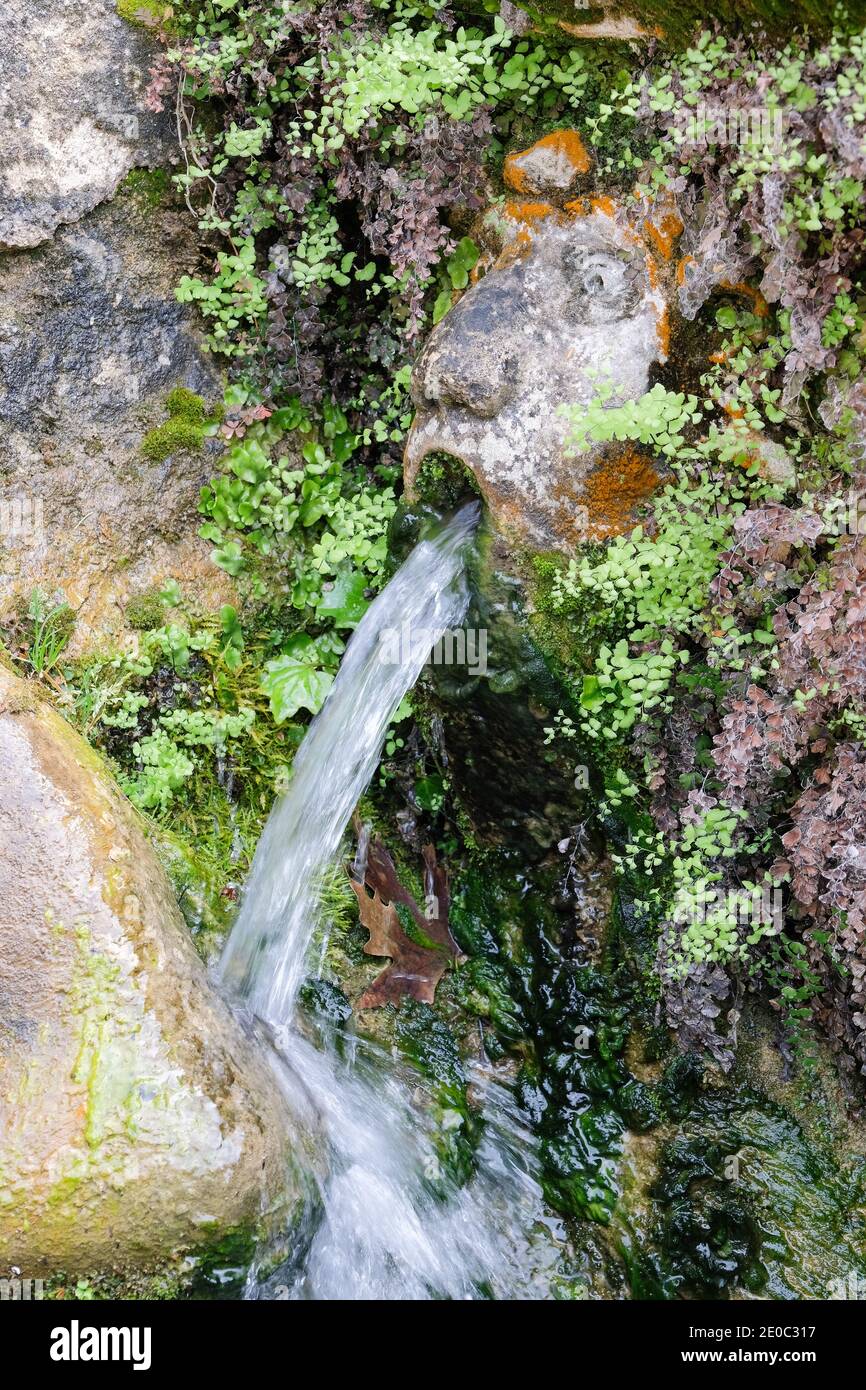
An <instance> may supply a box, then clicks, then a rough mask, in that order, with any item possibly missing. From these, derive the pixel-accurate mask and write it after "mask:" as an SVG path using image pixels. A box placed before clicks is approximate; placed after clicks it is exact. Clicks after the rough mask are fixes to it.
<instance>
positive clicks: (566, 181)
mask: <svg viewBox="0 0 866 1390" xmlns="http://www.w3.org/2000/svg"><path fill="white" fill-rule="evenodd" d="M591 165H592V160H591V159H590V157H589V153H588V151H587V148H586V146H585V145H584V143H583V140H582V139H581V137H580V135H579V134H578V132H577V131H576V130H554V131H551V133H550V134H549V135H545V136H543V138H542V139H541V140H536V142H535V144H534V145H530V146H529V148H528V149H526V150H518V151H514V152H512V153H511V154H509V155H508V156H507V157H506V160H505V168H504V170H503V174H502V176H503V178H504V180H505V184H506V186H507V187H508V188H511V189H513V190H514V192H515V193H522V194H527V193H546V192H548V191H549V190H551V189H556V190H558V191H559V192H561V193H566V192H567V191H568V189H569V188H571V185H572V184H573V183H574V180H575V179H576V178H577V177H578V175H579V174H588V173H589V170H590V167H591Z"/></svg>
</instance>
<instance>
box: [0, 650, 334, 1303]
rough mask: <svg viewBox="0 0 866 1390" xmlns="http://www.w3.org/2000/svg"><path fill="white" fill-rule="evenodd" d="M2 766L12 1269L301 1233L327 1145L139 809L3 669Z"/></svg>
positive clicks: (3, 1010)
mask: <svg viewBox="0 0 866 1390" xmlns="http://www.w3.org/2000/svg"><path fill="white" fill-rule="evenodd" d="M0 767H2V769H3V778H2V783H0V1266H3V1267H5V1266H9V1265H17V1266H18V1267H19V1268H20V1269H21V1270H22V1272H23V1274H24V1276H25V1277H38V1276H43V1275H50V1274H51V1273H56V1272H58V1271H65V1272H67V1273H69V1272H72V1273H75V1272H84V1271H111V1270H121V1271H123V1270H130V1269H132V1270H140V1269H146V1268H153V1267H155V1266H165V1265H166V1264H170V1263H171V1262H172V1261H177V1260H178V1259H179V1257H182V1256H184V1257H185V1256H191V1255H192V1256H194V1255H197V1254H204V1253H206V1252H207V1251H208V1249H209V1248H213V1246H214V1245H215V1244H219V1243H220V1242H222V1241H224V1239H225V1238H226V1236H227V1235H228V1234H232V1236H236V1235H238V1234H239V1233H246V1234H250V1233H251V1232H252V1231H253V1230H254V1229H255V1228H256V1226H257V1225H258V1224H260V1223H261V1222H262V1221H263V1219H264V1218H267V1224H269V1225H274V1224H275V1225H277V1226H282V1227H283V1228H285V1226H286V1225H289V1226H291V1225H292V1224H293V1223H294V1222H295V1221H298V1220H300V1219H301V1217H302V1216H303V1214H304V1212H305V1211H306V1209H307V1207H308V1204H310V1203H311V1202H312V1201H313V1200H314V1199H313V1195H312V1194H313V1192H314V1184H313V1183H312V1180H311V1179H310V1178H309V1176H308V1174H309V1173H310V1172H311V1171H312V1167H313V1159H312V1156H311V1152H310V1143H311V1141H310V1140H308V1139H306V1138H303V1137H301V1136H299V1134H298V1130H297V1126H296V1123H295V1122H294V1121H293V1118H292V1114H291V1113H290V1111H289V1106H288V1104H287V1102H286V1100H285V1099H284V1092H283V1088H282V1087H281V1086H280V1084H279V1082H278V1080H277V1077H276V1076H275V1074H274V1073H273V1072H272V1070H271V1066H270V1064H269V1062H268V1060H267V1059H266V1058H265V1057H264V1055H263V1054H261V1053H260V1052H259V1048H258V1046H257V1044H255V1043H254V1041H253V1040H251V1039H250V1038H248V1037H247V1036H246V1034H245V1033H244V1032H243V1031H242V1030H241V1028H240V1026H239V1025H238V1023H237V1022H236V1021H235V1019H234V1017H233V1015H232V1014H231V1012H230V1010H229V1009H228V1007H227V1006H226V1005H225V1004H224V1002H223V1001H222V999H221V998H220V997H219V996H218V995H217V994H215V993H214V992H213V991H212V989H211V987H210V986H209V983H208V980H207V977H206V974H205V971H204V967H203V966H202V965H201V963H200V961H199V960H198V957H197V956H196V953H195V951H194V949H193V947H192V944H191V941H190V939H189V937H188V935H187V933H186V930H185V928H184V926H183V923H182V921H181V918H180V915H179V913H178V910H177V907H176V904H175V902H174V899H173V896H172V893H171V889H170V887H169V884H168V881H167V879H166V878H165V876H164V874H163V872H162V870H161V868H160V866H159V864H158V862H157V860H156V858H155V856H154V854H153V852H152V850H151V848H150V846H149V845H148V843H147V840H146V839H145V837H144V835H143V833H142V830H141V828H140V825H139V821H138V818H137V816H136V813H135V812H134V811H133V810H132V808H131V807H130V806H129V804H128V803H127V802H126V801H125V800H124V799H123V797H122V796H121V795H120V793H119V792H118V791H117V789H116V787H115V786H114V785H113V784H112V781H111V779H110V777H109V776H108V775H107V774H106V771H105V769H104V768H103V766H102V764H101V762H100V760H99V759H98V757H97V756H96V755H95V754H94V753H93V751H92V750H91V749H90V748H89V747H88V746H87V745H86V744H85V743H84V742H83V740H82V739H81V738H79V736H78V735H77V734H76V733H75V732H74V731H73V730H72V729H71V728H70V727H69V726H68V725H67V724H66V723H65V722H64V720H63V719H62V718H61V717H60V716H59V715H58V714H57V713H56V712H55V711H54V710H53V709H52V708H50V707H49V706H48V705H47V704H45V703H43V702H41V701H39V700H37V699H36V698H34V695H33V691H32V687H31V686H29V685H28V684H26V683H25V682H23V681H21V680H19V679H18V678H17V677H15V676H13V675H12V674H10V673H9V671H8V670H7V669H6V668H5V667H4V666H2V665H0Z"/></svg>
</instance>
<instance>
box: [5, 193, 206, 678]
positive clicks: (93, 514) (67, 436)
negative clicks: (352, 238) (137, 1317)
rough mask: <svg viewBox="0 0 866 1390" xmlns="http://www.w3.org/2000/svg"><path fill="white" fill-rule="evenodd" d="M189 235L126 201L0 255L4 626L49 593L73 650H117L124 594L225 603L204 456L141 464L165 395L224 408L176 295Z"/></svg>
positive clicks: (174, 221)
mask: <svg viewBox="0 0 866 1390" xmlns="http://www.w3.org/2000/svg"><path fill="white" fill-rule="evenodd" d="M190 221H191V219H190ZM190 221H188V220H187V219H186V218H183V217H181V216H179V215H178V214H176V213H173V212H170V211H168V210H166V209H165V208H162V207H160V206H159V205H158V204H156V203H155V200H154V199H152V198H148V197H144V196H142V195H140V194H138V193H132V192H129V193H124V194H123V195H122V196H121V195H118V196H117V197H116V198H115V200H114V201H113V202H112V203H110V204H107V205H106V206H105V207H102V208H100V209H98V210H97V211H96V212H95V213H92V214H91V215H90V216H89V217H88V218H87V219H86V220H85V221H83V222H78V223H76V224H75V225H74V226H72V227H66V228H63V229H61V230H60V231H58V232H57V233H56V235H55V238H54V240H53V241H52V242H51V243H49V244H48V245H47V246H44V247H40V248H39V249H38V250H36V251H32V252H26V253H19V254H17V255H8V256H0V419H2V422H3V432H4V450H3V457H2V458H0V504H2V509H3V514H5V515H6V516H7V518H9V517H11V518H13V520H14V521H16V522H17V523H18V524H17V525H11V526H9V527H7V528H0V530H4V534H0V618H2V616H3V614H4V612H8V611H9V609H10V608H12V607H13V605H14V604H15V603H16V602H17V601H19V596H22V595H23V596H24V597H25V598H26V596H27V595H28V594H29V593H30V592H31V591H32V590H33V589H34V588H36V587H40V588H42V589H43V590H44V591H45V592H46V593H48V594H50V595H52V596H53V595H55V594H56V595H57V597H58V598H60V597H62V598H64V599H65V600H66V601H67V602H68V603H69V604H70V605H71V606H72V608H73V609H75V611H76V614H77V626H76V632H75V643H76V645H75V647H74V648H73V649H72V650H73V651H76V650H79V651H80V650H81V649H83V648H85V647H86V646H87V645H88V644H90V643H91V642H92V641H94V640H95V641H99V642H103V643H104V642H106V641H110V640H111V639H112V638H114V637H116V636H118V635H119V634H120V633H121V632H122V631H123V627H124V608H125V605H126V603H127V601H128V599H129V598H130V596H132V595H134V594H138V593H142V592H144V591H145V590H147V589H149V588H150V587H151V586H152V585H153V584H159V583H162V582H163V581H164V580H165V579H166V578H167V577H169V576H173V577H175V578H177V579H178V580H180V582H181V584H182V586H183V587H184V590H185V591H186V592H187V593H188V594H193V595H195V596H196V597H197V598H199V599H200V601H201V602H202V603H203V604H204V605H205V606H206V607H208V608H210V609H211V610H213V609H215V608H216V607H218V606H219V604H220V603H224V602H227V601H229V599H230V596H231V591H230V586H229V584H228V583H227V581H226V578H225V576H224V575H222V573H221V572H220V571H219V570H218V569H216V567H215V566H214V565H213V564H212V563H211V562H210V559H209V552H210V547H209V546H207V545H206V544H205V543H204V542H203V541H201V540H200V539H199V538H198V536H197V534H196V532H197V527H198V524H199V520H200V518H198V515H197V511H196V507H197V502H198V495H199V489H200V487H201V485H202V483H204V482H206V481H207V480H208V479H209V478H210V477H211V476H212V474H213V471H214V456H213V454H212V453H209V452H208V450H207V449H205V450H203V451H201V452H199V453H193V454H177V455H174V456H172V457H171V458H168V459H166V460H164V461H163V462H153V461H150V460H148V459H146V458H145V457H144V455H143V454H142V452H141V442H142V438H143V436H144V435H145V433H146V432H147V430H148V429H149V428H151V427H152V426H153V425H154V424H156V423H157V422H159V421H161V420H162V419H164V418H165V404H164V403H165V398H166V396H167V394H168V392H169V391H170V390H171V389H172V388H173V387H175V386H177V385H184V386H187V387H190V388H191V389H192V390H193V391H196V392H197V393H198V394H200V395H201V396H203V397H204V398H205V399H206V400H207V401H208V403H209V404H212V403H213V402H214V401H216V400H218V399H219V398H220V397H221V385H220V382H219V380H218V377H217V375H216V372H215V369H214V367H213V366H212V365H211V361H210V359H208V358H207V357H206V356H204V355H203V354H202V353H201V351H200V346H199V340H198V336H197V331H196V328H195V327H194V318H193V315H192V314H191V312H190V311H189V309H188V308H187V307H186V306H183V305H180V304H178V302H177V301H176V299H175V297H174V286H175V285H176V284H177V281H178V279H179V278H180V276H181V275H182V274H183V273H184V272H185V271H187V270H189V269H192V268H193V267H194V266H195V255H196V253H195V247H194V243H193V229H192V227H191V225H190ZM15 509H17V511H16V510H15Z"/></svg>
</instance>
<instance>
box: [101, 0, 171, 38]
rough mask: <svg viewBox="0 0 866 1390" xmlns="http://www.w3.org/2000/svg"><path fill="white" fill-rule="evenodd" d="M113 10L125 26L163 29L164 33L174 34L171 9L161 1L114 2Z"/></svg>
mask: <svg viewBox="0 0 866 1390" xmlns="http://www.w3.org/2000/svg"><path fill="white" fill-rule="evenodd" d="M114 3H115V8H116V10H117V13H118V14H119V15H120V17H121V19H125V20H126V22H127V24H135V25H137V26H138V27H140V28H142V29H164V30H165V31H166V33H174V32H176V26H175V25H174V24H173V23H172V15H173V8H172V6H171V5H168V4H163V3H162V0H114Z"/></svg>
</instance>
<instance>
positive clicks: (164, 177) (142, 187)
mask: <svg viewBox="0 0 866 1390" xmlns="http://www.w3.org/2000/svg"><path fill="white" fill-rule="evenodd" d="M120 192H121V193H129V194H131V195H132V196H133V197H134V198H137V199H138V200H139V201H140V202H141V203H142V204H143V205H144V206H145V207H147V208H150V209H153V208H157V207H159V206H160V205H161V204H162V203H163V202H165V200H166V198H168V197H169V196H170V194H171V177H170V175H169V174H168V173H167V172H166V170H165V169H131V170H130V172H129V173H128V174H127V176H126V178H125V179H124V180H123V183H122V184H121V185H120Z"/></svg>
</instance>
